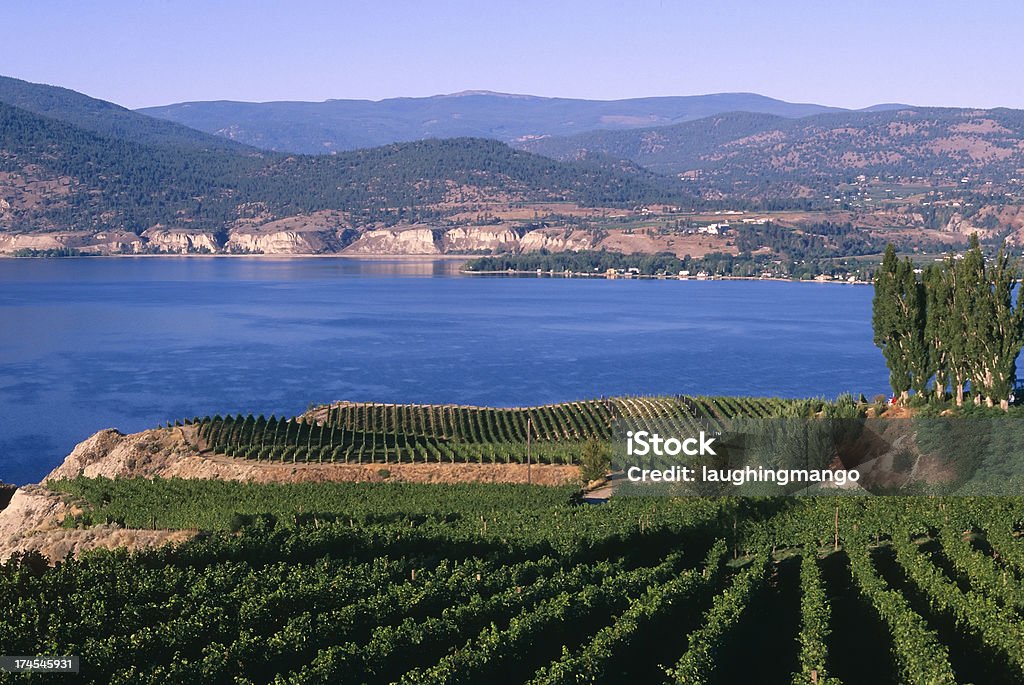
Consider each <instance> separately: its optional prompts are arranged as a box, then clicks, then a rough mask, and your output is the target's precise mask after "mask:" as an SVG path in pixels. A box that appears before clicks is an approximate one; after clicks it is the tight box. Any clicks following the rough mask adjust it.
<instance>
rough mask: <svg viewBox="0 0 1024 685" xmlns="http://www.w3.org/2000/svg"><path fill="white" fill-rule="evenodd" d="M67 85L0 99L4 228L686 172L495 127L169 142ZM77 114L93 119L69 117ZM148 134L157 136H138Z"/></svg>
mask: <svg viewBox="0 0 1024 685" xmlns="http://www.w3.org/2000/svg"><path fill="white" fill-rule="evenodd" d="M59 98H66V99H65V100H64V102H70V103H71V104H72V108H71V109H70V110H64V109H62V108H61V107H60V105H59V104H58V105H55V106H54V107H53V108H51V110H50V112H51V113H52V114H55V115H56V117H57V118H53V117H46V116H40V115H39V114H37V113H34V112H32V111H28V110H25V109H22V108H19V107H14V106H11V105H9V104H5V103H0V232H4V231H6V232H20V233H33V232H39V231H54V230H77V231H92V232H97V231H115V230H116V231H127V232H131V233H135V234H140V233H142V232H144V231H146V230H147V229H152V228H156V227H168V226H171V227H187V228H189V229H192V230H204V231H209V232H212V233H214V234H222V233H224V232H226V231H230V229H231V228H232V227H238V226H243V225H244V226H251V225H255V224H263V223H267V222H273V221H275V220H278V219H281V218H285V217H294V216H311V215H314V214H316V213H318V212H319V213H322V212H329V211H334V212H342V213H343V215H344V217H345V219H344V221H345V222H347V223H355V224H365V223H368V222H380V223H384V224H393V223H397V222H402V221H417V220H426V219H439V218H441V217H444V216H447V215H449V214H453V213H457V212H459V211H461V210H462V209H464V207H465V205H468V204H472V203H477V204H478V203H479V202H481V201H490V200H494V199H496V198H497V199H501V200H502V201H505V202H512V203H514V202H551V201H571V202H577V203H580V204H599V205H603V206H609V205H633V204H637V203H641V202H649V201H656V200H662V201H666V200H673V199H676V198H678V197H679V196H680V195H681V193H680V184H679V183H678V182H676V181H672V180H671V179H666V178H664V177H660V176H656V175H654V174H652V173H650V172H648V171H646V170H643V169H641V168H639V167H637V166H636V165H633V164H632V163H628V162H621V161H617V160H604V159H601V158H597V157H595V158H592V159H589V160H586V161H583V162H571V163H563V162H557V161H554V160H551V159H549V158H547V157H542V156H539V155H534V154H532V153H529V152H523V151H519V150H513V149H512V148H510V147H508V146H507V145H505V144H503V143H500V142H497V141H493V140H481V139H471V138H460V139H450V140H429V141H418V142H413V143H404V144H394V145H389V146H385V147H378V148H372V149H367V150H359V151H354V152H346V153H341V154H338V155H334V156H323V155H321V156H302V155H284V154H279V153H260V152H255V151H252V150H250V149H249V148H241V147H239V148H238V149H234V146H232V147H230V148H224V147H216V146H209V147H208V146H204V145H201V144H200V145H190V144H187V141H185V140H182V139H179V142H177V143H175V144H171V142H170V141H171V140H173V138H168V137H162V136H159V135H156V134H154V133H153V132H154V131H156V132H159V128H158V127H159V126H162V125H164V122H157V126H154V127H153V128H152V129H149V130H148V132H147V129H146V128H145V127H144V126H135V125H134V121H135V120H134V117H142V116H143V115H136V114H133V113H129V114H131V116H130V117H126V116H125V114H124V111H123V110H120V109H119V108H116V107H112V108H110V109H109V111H110V112H111V119H112V120H113V121H105V120H104V119H103V116H102V112H103V111H104V110H103V109H102V108H101V107H99V106H96V105H91V104H90V105H89V107H85V108H83V107H79V106H78V105H79V102H78V101H77V99H76V98H73V97H67V96H64V95H63V94H60V93H58V94H57V95H55V97H54V99H53V102H60V100H59ZM89 112H92V114H90V113H89ZM73 118H85V119H87V120H88V121H90V122H91V125H90V126H89V127H88V128H84V127H80V126H76V125H72V124H70V123H68V121H69V120H70V119H73ZM122 124H125V125H124V126H122ZM98 130H103V131H105V133H99V132H97V131H98ZM197 135H205V134H197ZM153 137H156V138H157V139H158V140H160V141H162V142H161V144H143V143H141V142H139V140H140V139H147V138H148V139H152V138H153ZM221 240H223V236H222V237H221Z"/></svg>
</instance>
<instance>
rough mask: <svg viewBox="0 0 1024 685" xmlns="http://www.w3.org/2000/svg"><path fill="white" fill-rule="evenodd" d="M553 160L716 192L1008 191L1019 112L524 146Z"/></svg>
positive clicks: (735, 118) (1019, 154) (831, 116)
mask: <svg viewBox="0 0 1024 685" xmlns="http://www.w3.org/2000/svg"><path fill="white" fill-rule="evenodd" d="M517 145H518V147H520V148H522V149H525V150H530V151H531V152H537V153H540V154H544V155H547V156H550V157H552V158H554V159H561V160H568V159H581V158H586V157H588V156H591V155H595V154H596V155H603V156H611V157H617V158H621V159H626V160H629V161H632V162H635V163H637V164H639V165H641V166H644V167H645V168H648V169H651V170H652V171H656V172H659V173H666V174H669V173H670V174H686V175H689V176H691V177H694V178H696V177H698V176H699V178H700V179H701V180H702V182H704V183H713V184H715V185H718V186H719V187H725V186H729V187H733V188H734V189H735V184H741V185H747V186H760V185H763V184H764V183H767V182H787V181H789V182H796V183H807V182H815V181H822V182H830V183H836V182H841V181H843V180H845V179H849V178H852V177H855V176H857V175H860V174H864V175H867V176H875V175H878V176H883V177H885V176H895V177H904V178H906V177H913V176H917V177H932V178H934V177H943V178H946V179H951V180H953V181H954V182H960V181H961V178H962V177H966V178H967V179H968V182H969V183H971V184H972V185H976V184H978V183H979V182H982V183H983V182H984V181H987V180H995V181H999V182H1006V181H1008V180H1009V179H1010V178H1011V177H1014V176H1017V175H1019V174H1020V173H1022V172H1024V111H1022V110H1012V109H992V110H977V109H952V108H923V107H915V108H900V109H883V110H881V111H858V112H834V113H826V114H817V115H812V116H808V117H802V118H800V119H786V118H783V117H779V116H772V115H768V114H752V113H747V112H733V113H727V114H721V115H714V116H711V117H707V118H704V119H700V120H697V121H690V122H685V123H682V124H676V125H673V126H662V127H657V128H645V129H635V130H630V131H594V132H590V133H584V134H579V135H575V136H568V137H551V138H544V139H540V140H530V141H523V142H520V143H518V144H517Z"/></svg>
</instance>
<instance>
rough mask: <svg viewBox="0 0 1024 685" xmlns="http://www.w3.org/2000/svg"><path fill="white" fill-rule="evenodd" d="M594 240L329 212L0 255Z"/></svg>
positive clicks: (56, 241) (524, 246)
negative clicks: (375, 220) (386, 222)
mask: <svg viewBox="0 0 1024 685" xmlns="http://www.w3.org/2000/svg"><path fill="white" fill-rule="evenodd" d="M601 242H602V236H601V234H600V233H594V232H588V231H584V230H579V229H572V228H538V229H535V230H530V231H526V230H523V229H521V228H510V227H508V226H500V225H498V226H457V227H454V228H450V227H449V228H442V227H436V226H427V225H420V224H414V225H404V226H398V227H388V228H383V227H374V226H366V227H361V228H359V229H354V228H352V227H351V226H350V225H349V224H348V223H346V222H345V221H344V220H343V219H342V218H340V217H338V216H336V215H334V214H332V213H322V214H320V215H314V216H308V217H291V218H288V219H279V220H276V221H270V222H266V223H262V224H257V223H250V224H241V225H236V226H232V227H230V228H228V229H226V230H225V231H222V232H219V233H215V232H213V231H201V230H195V229H189V228H182V227H172V226H162V225H161V226H154V227H151V228H149V229H147V230H145V231H142V232H140V233H132V232H129V231H103V232H99V233H88V232H71V231H64V232H53V233H32V234H0V254H15V253H18V252H19V251H40V252H41V251H47V250H75V251H77V252H79V253H82V254H97V255H113V254H278V255H325V254H342V255H344V254H349V255H443V254H473V253H477V254H479V253H482V252H494V253H502V252H535V251H538V250H542V249H546V250H550V251H552V252H559V251H565V250H586V249H592V248H597V247H599V246H600V245H601Z"/></svg>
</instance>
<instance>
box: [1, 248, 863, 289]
mask: <svg viewBox="0 0 1024 685" xmlns="http://www.w3.org/2000/svg"><path fill="white" fill-rule="evenodd" d="M477 256H478V255H454V254H437V255H432V254H398V255H395V254H342V253H329V254H288V253H278V254H228V253H225V254H203V253H197V252H193V253H166V254H84V255H71V256H66V257H47V256H38V257H34V256H33V257H15V256H14V255H12V254H6V253H4V254H0V260H11V261H16V260H25V261H30V260H34V259H47V260H64V259H194V258H199V259H254V260H291V259H352V260H361V261H368V262H370V261H376V262H388V261H393V262H427V261H430V262H434V261H446V262H457V261H463V262H468V261H470V260H472V259H475V258H476V257H477ZM455 273H458V274H459V275H460V276H516V277H529V278H565V279H570V278H591V279H596V278H600V279H605V280H609V281H615V280H624V281H630V280H648V281H776V282H779V283H821V284H833V285H872V283H871V281H861V280H854V281H849V280H834V279H828V280H817V279H813V278H810V279H808V278H799V279H797V278H782V277H779V276H773V277H770V278H765V277H762V276H709V277H707V278H697V277H696V276H679V275H677V274H662V275H656V274H615V275H612V276H609V275H608V274H607V273H604V272H601V273H587V272H585V271H579V272H577V271H536V270H535V271H530V270H512V269H504V270H497V271H469V270H466V269H459V270H458V271H457V272H455Z"/></svg>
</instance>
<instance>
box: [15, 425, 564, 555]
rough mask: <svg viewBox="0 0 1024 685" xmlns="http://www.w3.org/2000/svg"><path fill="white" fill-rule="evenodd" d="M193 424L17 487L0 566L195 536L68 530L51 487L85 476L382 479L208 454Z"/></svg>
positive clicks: (448, 468) (517, 469)
mask: <svg viewBox="0 0 1024 685" xmlns="http://www.w3.org/2000/svg"><path fill="white" fill-rule="evenodd" d="M197 443H198V440H197V438H196V436H195V433H194V428H193V427H191V426H183V427H177V428H158V429H153V430H148V431H143V432H141V433H135V434H132V435H124V434H123V433H121V432H119V431H117V430H114V429H112V428H109V429H106V430H102V431H100V432H98V433H96V434H95V435H93V436H92V437H90V438H88V439H87V440H84V441H83V442H81V443H79V444H78V445H76V446H75V449H74V450H72V452H71V454H69V455H68V456H67V458H66V459H65V460H64V462H63V463H62V464H61V465H60V466H58V467H57V468H55V469H54V470H53V471H51V472H50V473H49V474H48V475H47V476H46V478H45V479H43V482H42V483H41V484H39V485H29V486H25V487H22V488H19V489H18V490H17V491H16V492H15V493H14V496H13V497H12V498H11V500H10V504H9V505H8V506H7V507H6V508H0V563H2V562H3V561H4V560H6V559H7V558H8V557H10V555H11V554H14V553H16V552H25V551H31V550H37V551H40V552H42V553H43V554H44V555H46V556H47V557H48V558H49V559H50V560H52V561H56V560H60V559H63V558H64V557H65V556H67V555H68V554H78V553H80V552H83V551H86V550H89V549H95V548H99V547H103V548H108V549H109V548H113V547H122V546H127V547H132V548H138V547H144V546H149V545H157V544H165V543H169V542H179V541H182V540H186V539H188V538H189V537H191V536H192V535H193V534H194V531H167V530H127V529H124V528H121V527H118V526H115V525H101V526H92V527H89V528H86V529H67V528H63V527H62V526H61V523H62V521H63V520H64V518H65V517H66V516H68V515H69V514H70V515H75V514H78V513H81V509H80V508H79V507H78V505H76V504H75V503H74V502H72V501H69V500H68V499H67V498H65V497H63V496H62V495H60V494H58V493H57V492H54V491H53V490H50V489H48V488H47V484H48V483H50V482H51V481H56V480H64V479H71V478H77V477H79V476H84V477H86V478H98V477H104V478H157V477H159V478H192V479H215V480H234V481H244V482H251V483H295V482H337V481H348V482H372V481H377V482H379V481H381V480H383V478H384V477H383V476H382V475H381V473H380V465H379V464H286V463H267V462H253V461H247V460H244V459H234V458H231V457H224V456H217V455H210V454H208V453H205V452H202V451H201V450H200V449H199V447H198V446H197ZM388 471H389V473H388V476H387V478H388V480H389V482H396V481H397V482H401V481H405V482H415V483H454V482H472V483H526V482H527V480H528V478H529V479H531V480H532V482H533V483H537V484H542V485H543V484H548V485H562V484H566V483H573V482H576V480H577V479H578V478H579V470H578V469H577V468H576V467H575V466H564V465H551V464H544V465H540V464H537V465H534V466H533V467H532V473H531V474H529V475H528V469H527V466H526V465H525V464H390V465H388Z"/></svg>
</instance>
